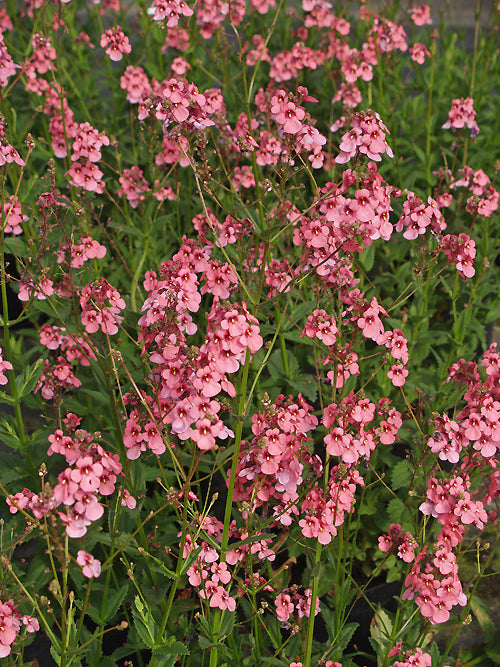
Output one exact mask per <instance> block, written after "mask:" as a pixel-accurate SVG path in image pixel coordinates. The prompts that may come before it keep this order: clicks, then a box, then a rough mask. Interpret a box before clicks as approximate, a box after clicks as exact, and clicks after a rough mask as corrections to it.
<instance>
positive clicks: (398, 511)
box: [387, 498, 411, 525]
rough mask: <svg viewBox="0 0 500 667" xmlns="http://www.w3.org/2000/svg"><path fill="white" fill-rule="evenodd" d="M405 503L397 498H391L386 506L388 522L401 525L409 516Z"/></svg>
mask: <svg viewBox="0 0 500 667" xmlns="http://www.w3.org/2000/svg"><path fill="white" fill-rule="evenodd" d="M409 514H410V513H409V512H408V510H407V509H406V507H405V505H404V504H403V502H402V501H401V500H399V498H393V499H392V500H390V501H389V504H388V506H387V516H388V518H389V521H390V523H399V524H401V525H403V524H404V523H405V522H406V521H408V520H409V519H410V518H411V517H410V515H409Z"/></svg>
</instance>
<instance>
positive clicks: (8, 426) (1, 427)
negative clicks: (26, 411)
mask: <svg viewBox="0 0 500 667" xmlns="http://www.w3.org/2000/svg"><path fill="white" fill-rule="evenodd" d="M0 442H3V443H4V444H5V445H7V447H10V448H11V449H15V450H17V451H20V450H21V449H22V448H23V443H22V440H21V439H20V437H19V436H18V435H17V433H16V429H15V428H14V426H13V424H12V423H11V421H10V420H7V419H3V420H2V421H1V422H0Z"/></svg>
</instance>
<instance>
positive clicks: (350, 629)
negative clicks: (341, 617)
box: [335, 623, 359, 651]
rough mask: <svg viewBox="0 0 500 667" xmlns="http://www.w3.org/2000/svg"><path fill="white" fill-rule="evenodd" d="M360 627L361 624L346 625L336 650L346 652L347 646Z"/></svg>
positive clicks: (337, 642) (340, 633)
mask: <svg viewBox="0 0 500 667" xmlns="http://www.w3.org/2000/svg"><path fill="white" fill-rule="evenodd" d="M358 627H359V623H346V624H345V625H344V627H343V628H342V630H341V631H340V632H339V635H338V637H337V641H336V644H335V646H336V648H339V649H340V650H341V651H344V649H345V648H346V646H347V644H348V643H349V642H350V641H351V639H352V636H353V634H354V633H355V632H356V630H357V628H358Z"/></svg>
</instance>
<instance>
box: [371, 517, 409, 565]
mask: <svg viewBox="0 0 500 667" xmlns="http://www.w3.org/2000/svg"><path fill="white" fill-rule="evenodd" d="M417 546H418V544H417V542H416V540H415V538H414V537H413V535H412V534H411V533H410V532H409V531H406V532H405V533H403V531H402V530H401V526H400V524H399V523H391V525H390V526H389V530H388V533H387V535H382V536H381V537H379V538H378V548H379V549H380V551H383V552H384V553H387V552H390V553H395V554H396V555H397V556H398V558H401V559H402V560H404V562H405V563H411V562H412V560H414V558H415V549H416V547H417Z"/></svg>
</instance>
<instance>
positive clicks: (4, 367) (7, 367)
mask: <svg viewBox="0 0 500 667" xmlns="http://www.w3.org/2000/svg"><path fill="white" fill-rule="evenodd" d="M2 355H3V352H2V349H1V348H0V384H7V382H8V379H7V376H6V375H5V371H11V370H12V364H11V363H10V362H9V361H6V360H5V359H4V358H3V356H2Z"/></svg>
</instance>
